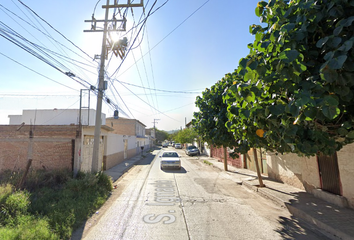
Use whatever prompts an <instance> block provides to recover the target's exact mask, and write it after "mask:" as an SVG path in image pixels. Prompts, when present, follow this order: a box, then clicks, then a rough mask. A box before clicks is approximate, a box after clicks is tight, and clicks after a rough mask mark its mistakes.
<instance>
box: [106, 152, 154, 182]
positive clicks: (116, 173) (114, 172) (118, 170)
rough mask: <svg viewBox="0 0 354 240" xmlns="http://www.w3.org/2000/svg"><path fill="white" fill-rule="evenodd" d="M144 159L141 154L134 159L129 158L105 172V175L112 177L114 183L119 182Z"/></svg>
mask: <svg viewBox="0 0 354 240" xmlns="http://www.w3.org/2000/svg"><path fill="white" fill-rule="evenodd" d="M148 154H150V153H149V152H145V153H144V155H145V156H146V155H148ZM142 159H144V158H143V157H142V156H141V155H140V154H138V155H135V156H134V157H132V158H129V159H127V160H125V161H124V162H121V163H119V164H117V165H115V166H114V167H112V168H110V169H108V170H106V171H104V173H105V174H107V175H108V176H111V177H112V181H113V182H115V181H117V180H118V179H119V178H120V177H121V176H122V175H123V174H124V173H125V172H127V171H129V169H131V168H132V167H133V166H134V165H135V164H136V163H137V162H139V161H140V160H142Z"/></svg>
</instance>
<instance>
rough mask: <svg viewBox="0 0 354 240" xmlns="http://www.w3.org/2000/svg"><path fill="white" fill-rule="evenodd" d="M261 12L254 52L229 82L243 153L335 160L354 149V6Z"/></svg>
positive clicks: (320, 2) (231, 114) (338, 0)
mask: <svg viewBox="0 0 354 240" xmlns="http://www.w3.org/2000/svg"><path fill="white" fill-rule="evenodd" d="M255 13H256V15H257V16H259V17H260V21H261V25H252V26H250V33H251V34H253V35H254V36H255V40H254V42H253V43H251V44H249V45H248V47H249V49H250V53H249V54H248V55H247V56H246V57H245V58H242V59H241V60H240V61H239V66H238V68H237V69H236V70H235V71H234V72H233V73H232V74H228V75H226V76H225V78H226V79H225V81H227V82H232V85H231V86H228V87H226V89H225V94H224V96H223V99H224V102H223V104H226V105H227V112H228V113H227V117H228V121H227V123H226V126H227V128H228V130H229V131H230V132H232V133H233V136H234V139H235V141H236V142H237V144H238V147H237V151H238V152H241V153H245V152H246V151H247V150H249V148H250V147H263V148H266V149H267V150H274V151H277V152H280V153H284V152H294V153H297V154H299V155H306V156H310V155H315V154H317V153H319V152H321V153H323V154H326V155H330V154H333V153H334V152H335V151H338V150H339V149H341V148H342V147H343V146H344V145H345V144H348V143H352V142H353V141H354V106H353V105H354V94H353V90H354V48H353V44H354V34H353V33H354V24H353V21H354V0H316V1H315V0H292V1H287V0H269V2H268V3H267V2H264V1H261V2H259V3H258V5H257V8H256V11H255ZM219 85H220V82H218V83H216V86H218V87H219ZM198 101H206V102H208V101H210V99H209V98H205V99H203V100H200V99H198V100H197V102H198ZM205 104H207V103H205ZM221 106H222V105H221ZM218 129H220V128H218Z"/></svg>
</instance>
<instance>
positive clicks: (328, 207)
mask: <svg viewBox="0 0 354 240" xmlns="http://www.w3.org/2000/svg"><path fill="white" fill-rule="evenodd" d="M144 154H145V155H149V154H150V153H148V152H146V153H144ZM142 159H143V158H142V157H141V155H136V156H134V157H132V158H130V159H128V160H126V161H124V162H122V163H120V164H118V165H116V166H115V167H113V168H111V169H109V170H106V171H105V173H106V174H107V175H109V176H111V177H112V180H113V181H114V182H115V181H116V180H118V179H119V178H120V177H121V176H122V175H123V174H124V173H125V172H127V171H128V170H129V169H130V168H131V167H133V166H134V165H135V164H136V163H137V162H139V161H140V160H142ZM204 160H205V161H208V162H209V163H211V164H212V165H213V166H214V167H216V168H219V169H221V170H224V163H222V162H219V161H218V160H216V159H214V158H210V157H208V156H200V157H199V161H202V162H203V161H204ZM225 173H226V174H227V176H228V178H229V179H231V180H232V181H234V182H235V183H236V184H242V185H243V186H245V187H247V188H249V189H252V190H254V191H255V192H257V193H258V194H259V195H260V196H262V197H264V198H267V199H269V200H271V201H273V202H274V203H275V204H278V205H280V206H282V207H284V208H287V209H288V210H289V212H290V213H291V214H292V215H293V216H294V217H296V218H300V219H302V220H304V221H306V222H307V223H309V224H310V225H314V226H316V227H317V229H320V230H321V232H322V233H324V234H325V235H326V236H327V237H328V238H331V239H335V240H338V239H343V240H354V210H351V209H349V208H341V207H338V206H336V205H334V204H331V203H329V202H326V201H324V200H321V199H319V198H316V197H314V196H313V195H312V194H309V193H307V192H305V191H304V190H301V189H298V188H295V187H292V186H290V185H287V184H283V183H279V182H275V181H271V180H269V179H267V178H266V177H264V178H263V183H264V184H265V187H263V188H260V187H258V186H257V185H258V184H259V182H258V179H257V174H256V173H255V172H253V171H250V170H248V169H240V168H236V167H233V166H230V165H228V171H227V172H225Z"/></svg>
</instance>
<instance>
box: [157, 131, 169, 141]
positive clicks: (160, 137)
mask: <svg viewBox="0 0 354 240" xmlns="http://www.w3.org/2000/svg"><path fill="white" fill-rule="evenodd" d="M168 137H169V134H168V132H166V131H163V130H159V129H156V139H157V141H159V142H163V141H165V140H166V139H168Z"/></svg>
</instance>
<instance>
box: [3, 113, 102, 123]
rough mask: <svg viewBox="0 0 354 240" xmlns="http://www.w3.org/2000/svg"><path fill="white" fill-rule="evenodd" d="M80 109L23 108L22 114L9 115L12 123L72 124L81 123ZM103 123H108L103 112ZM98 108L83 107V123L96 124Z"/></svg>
mask: <svg viewBox="0 0 354 240" xmlns="http://www.w3.org/2000/svg"><path fill="white" fill-rule="evenodd" d="M79 115H80V111H79V109H50V110H49V109H44V110H43V109H39V110H23V111H22V115H9V118H10V120H9V122H10V125H13V124H21V123H23V122H24V123H25V124H27V125H30V124H33V125H71V124H75V125H77V124H79ZM101 119H102V125H105V124H106V115H105V114H104V113H102V114H101ZM95 122H96V110H93V109H82V111H81V124H82V125H89V126H94V125H95Z"/></svg>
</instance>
